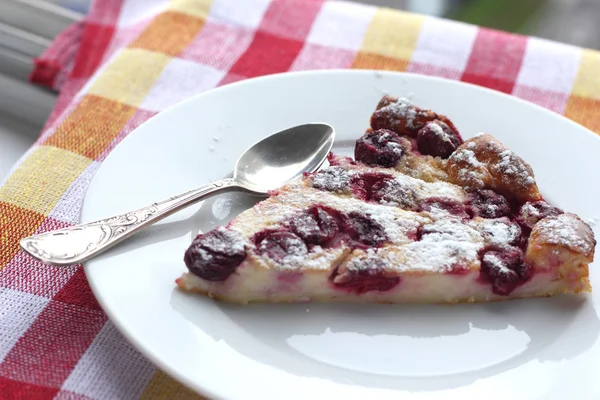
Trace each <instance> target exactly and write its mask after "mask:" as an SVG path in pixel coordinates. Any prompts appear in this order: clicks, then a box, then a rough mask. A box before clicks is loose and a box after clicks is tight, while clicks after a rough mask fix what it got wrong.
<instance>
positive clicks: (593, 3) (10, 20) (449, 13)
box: [0, 0, 600, 180]
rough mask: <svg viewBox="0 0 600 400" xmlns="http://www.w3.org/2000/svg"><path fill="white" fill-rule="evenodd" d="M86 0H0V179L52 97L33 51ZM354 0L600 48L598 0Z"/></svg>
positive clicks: (75, 16)
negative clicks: (36, 77) (39, 80)
mask: <svg viewBox="0 0 600 400" xmlns="http://www.w3.org/2000/svg"><path fill="white" fill-rule="evenodd" d="M90 1H91V0H0V180H1V179H2V178H3V177H4V175H5V173H6V172H7V169H8V168H9V167H10V166H11V165H12V164H13V163H14V162H15V161H16V159H17V158H18V156H19V155H20V154H22V153H23V152H24V151H25V150H26V149H27V148H29V146H30V145H31V144H32V143H33V141H34V140H35V138H36V136H37V135H38V134H39V132H40V129H41V127H42V125H43V123H44V121H45V120H46V119H47V117H48V115H49V113H50V111H51V110H52V107H53V105H54V103H55V101H56V93H53V92H51V91H49V90H45V89H42V88H39V87H37V86H34V85H31V84H29V83H28V76H29V73H30V71H31V70H32V66H33V59H34V58H35V57H37V56H39V55H40V54H41V53H42V52H43V51H44V50H45V49H46V48H47V47H48V46H49V44H50V43H51V41H52V39H53V38H54V37H55V36H56V35H57V34H58V33H60V32H61V31H62V30H63V29H65V28H66V27H67V26H69V25H70V24H72V23H74V22H76V21H78V20H80V19H81V18H83V17H84V16H85V14H86V12H87V10H88V8H89V4H90ZM99 1H106V0H99ZM238 1H240V2H242V1H246V0H238ZM295 1H306V0H295ZM354 1H357V2H361V3H366V4H373V5H377V6H386V7H391V8H396V9H401V10H407V11H412V12H417V13H422V14H427V15H433V16H438V17H443V18H448V19H453V20H457V21H463V22H468V23H472V24H475V25H480V26H485V27H490V28H496V29H501V30H505V31H509V32H514V33H521V34H525V35H533V36H539V37H543V38H547V39H551V40H556V41H559V42H563V43H568V44H573V45H577V46H582V47H587V48H593V49H600V23H599V22H598V20H599V17H600V0H354Z"/></svg>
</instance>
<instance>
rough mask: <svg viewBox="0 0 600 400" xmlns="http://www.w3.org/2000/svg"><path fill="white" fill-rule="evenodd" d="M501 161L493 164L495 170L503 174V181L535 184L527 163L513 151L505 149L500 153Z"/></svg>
mask: <svg viewBox="0 0 600 400" xmlns="http://www.w3.org/2000/svg"><path fill="white" fill-rule="evenodd" d="M499 157H500V161H499V162H498V163H497V164H496V165H492V166H491V168H492V170H493V172H495V173H496V174H497V175H499V176H501V177H502V178H501V179H502V182H504V183H505V184H511V183H512V182H518V183H520V184H524V185H533V184H534V183H535V179H534V178H533V176H532V174H531V172H530V171H529V169H528V168H527V167H526V164H525V163H524V162H523V161H522V160H521V159H520V158H519V157H518V156H517V155H516V154H514V153H513V152H512V151H510V150H504V151H502V152H500V154H499Z"/></svg>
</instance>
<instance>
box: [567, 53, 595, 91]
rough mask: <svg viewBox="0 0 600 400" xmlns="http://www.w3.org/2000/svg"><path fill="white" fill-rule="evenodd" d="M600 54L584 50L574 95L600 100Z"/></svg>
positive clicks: (574, 85) (574, 86)
mask: <svg viewBox="0 0 600 400" xmlns="http://www.w3.org/2000/svg"><path fill="white" fill-rule="evenodd" d="M599 66H600V52H598V51H594V50H583V52H582V54H581V59H580V60H579V71H578V72H577V77H576V78H575V83H574V84H573V91H572V94H573V95H575V96H579V97H591V98H595V99H598V100H600V71H599V70H598V67H599Z"/></svg>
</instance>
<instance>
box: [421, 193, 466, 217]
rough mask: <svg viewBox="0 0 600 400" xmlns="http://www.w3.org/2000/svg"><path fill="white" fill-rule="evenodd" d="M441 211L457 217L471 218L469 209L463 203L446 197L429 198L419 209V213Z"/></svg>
mask: <svg viewBox="0 0 600 400" xmlns="http://www.w3.org/2000/svg"><path fill="white" fill-rule="evenodd" d="M439 210H442V211H446V212H448V213H449V214H451V215H454V216H457V217H461V218H465V219H466V218H469V214H468V213H467V208H466V207H465V205H464V204H463V203H461V202H458V201H456V200H453V199H448V198H444V197H429V198H427V199H425V200H424V201H423V202H422V203H421V205H420V208H419V211H428V212H430V213H435V212H436V211H439Z"/></svg>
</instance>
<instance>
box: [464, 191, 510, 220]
mask: <svg viewBox="0 0 600 400" xmlns="http://www.w3.org/2000/svg"><path fill="white" fill-rule="evenodd" d="M467 205H468V206H469V209H470V210H471V213H472V214H473V216H475V217H481V218H501V217H511V216H512V210H511V208H510V204H509V203H508V200H506V198H505V197H504V196H502V195H501V194H499V193H496V192H494V191H493V190H489V189H482V190H478V191H476V192H473V193H469V196H468V201H467Z"/></svg>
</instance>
